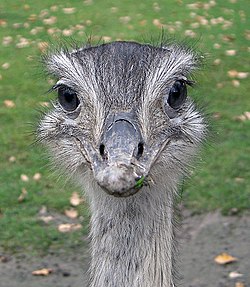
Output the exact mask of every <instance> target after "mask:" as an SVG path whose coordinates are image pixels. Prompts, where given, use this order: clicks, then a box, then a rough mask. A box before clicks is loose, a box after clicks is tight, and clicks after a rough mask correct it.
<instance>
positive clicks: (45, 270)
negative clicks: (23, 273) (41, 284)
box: [32, 268, 53, 276]
mask: <svg viewBox="0 0 250 287" xmlns="http://www.w3.org/2000/svg"><path fill="white" fill-rule="evenodd" d="M52 272H53V270H52V269H50V268H43V269H39V270H35V271H33V272H32V275H35V276H48V275H49V274H50V273H52Z"/></svg>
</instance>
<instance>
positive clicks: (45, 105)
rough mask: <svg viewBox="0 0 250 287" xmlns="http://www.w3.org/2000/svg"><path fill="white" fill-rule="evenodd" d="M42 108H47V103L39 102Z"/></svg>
mask: <svg viewBox="0 0 250 287" xmlns="http://www.w3.org/2000/svg"><path fill="white" fill-rule="evenodd" d="M39 105H41V106H42V107H49V102H39Z"/></svg>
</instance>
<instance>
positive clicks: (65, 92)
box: [58, 86, 80, 112]
mask: <svg viewBox="0 0 250 287" xmlns="http://www.w3.org/2000/svg"><path fill="white" fill-rule="evenodd" d="M58 101H59V103H60V105H61V106H62V107H63V108H64V110H66V111H68V112H73V111H74V110H75V109H76V108H77V107H78V106H79V104H80V101H79V99H78V97H77V94H76V92H75V91H74V90H72V89H71V88H69V87H67V86H61V87H59V88H58Z"/></svg>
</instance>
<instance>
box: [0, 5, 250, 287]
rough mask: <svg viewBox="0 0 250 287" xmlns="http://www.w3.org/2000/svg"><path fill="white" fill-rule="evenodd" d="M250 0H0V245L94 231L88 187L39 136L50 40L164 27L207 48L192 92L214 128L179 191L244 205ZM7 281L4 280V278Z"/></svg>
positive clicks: (65, 243) (38, 246)
mask: <svg viewBox="0 0 250 287" xmlns="http://www.w3.org/2000/svg"><path fill="white" fill-rule="evenodd" d="M249 6H250V5H249V3H248V1H243V0H225V1H216V0H211V1H198V2H196V1H182V0H176V1H175V0H173V1H166V0H158V1H150V0H144V1H132V0H126V1H112V0H105V1H101V0H85V1H73V0H72V1H58V0H55V1H49V0H43V1H34V0H32V1H31V0H30V1H28V0H27V1H25V0H1V2H0V255H1V253H3V254H5V253H8V254H19V253H20V252H21V253H28V254H33V255H39V256H40V255H44V254H47V253H48V252H52V253H53V252H55V253H60V250H62V249H63V250H64V252H66V251H65V250H69V251H71V250H72V249H74V250H75V249H76V248H78V246H80V245H82V243H81V242H82V239H83V238H86V234H87V232H88V221H89V212H88V207H87V204H86V202H85V200H84V198H83V197H82V193H81V192H80V191H79V190H78V189H77V187H74V190H73V191H72V185H71V183H67V182H65V179H64V178H62V177H59V176H58V174H57V173H54V171H53V170H52V169H51V167H50V166H49V160H48V159H47V157H46V155H45V152H44V150H43V148H42V147H40V146H39V145H36V144H34V141H35V129H36V125H37V123H38V120H39V116H40V112H39V111H40V110H44V109H48V108H49V107H50V100H52V99H55V98H56V94H53V93H52V94H46V91H47V90H49V89H50V87H51V86H52V85H53V83H54V79H51V78H48V77H46V76H45V74H44V72H43V69H42V65H41V62H40V57H41V55H42V54H44V53H46V52H47V51H48V49H50V48H49V47H51V46H52V49H53V47H57V46H58V44H60V43H62V41H63V42H64V43H65V42H66V43H71V42H72V41H73V39H74V41H76V42H77V43H78V44H79V45H84V43H86V41H87V39H89V38H91V39H92V41H93V42H100V43H102V42H110V41H114V40H131V41H139V42H146V43H157V42H159V41H160V39H161V35H162V31H164V34H165V35H167V36H168V37H170V38H176V39H177V40H178V39H181V40H183V39H184V40H185V41H187V42H188V43H194V45H195V46H196V48H197V49H198V50H200V51H202V52H203V53H204V55H205V57H206V61H205V66H204V67H203V68H202V69H201V71H199V72H198V73H197V75H196V80H197V85H196V87H195V88H194V89H191V90H190V91H189V94H190V95H191V96H193V97H194V98H195V99H197V100H198V101H199V102H200V103H201V104H203V105H204V106H205V111H206V112H207V113H208V114H209V117H210V119H211V136H210V140H209V141H208V144H207V146H206V147H205V148H204V150H203V151H202V156H201V158H202V162H200V163H199V164H198V167H197V169H196V171H195V173H194V174H193V176H192V179H190V180H188V181H187V182H186V183H185V184H184V187H183V188H182V191H181V196H182V200H183V205H184V207H185V209H187V210H188V211H189V214H203V213H207V212H211V211H216V210H217V211H218V210H219V212H221V213H222V214H224V215H242V214H245V213H246V211H247V210H248V211H249V207H250V181H249V178H250V168H249V165H250V145H249V143H250V132H249V128H250V98H249V90H250V85H249V53H250V45H249V40H250V30H249V27H250V25H249V24H250V23H249V22H250V21H249V12H250V7H249ZM0 286H1V283H0Z"/></svg>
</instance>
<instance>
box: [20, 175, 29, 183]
mask: <svg viewBox="0 0 250 287" xmlns="http://www.w3.org/2000/svg"><path fill="white" fill-rule="evenodd" d="M20 178H21V181H24V182H27V181H29V177H28V176H27V175H26V174H21V176H20Z"/></svg>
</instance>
